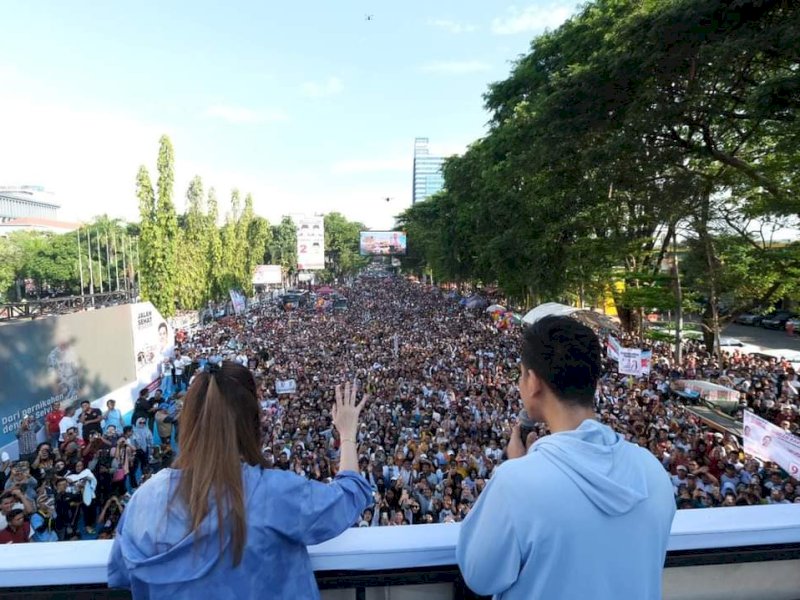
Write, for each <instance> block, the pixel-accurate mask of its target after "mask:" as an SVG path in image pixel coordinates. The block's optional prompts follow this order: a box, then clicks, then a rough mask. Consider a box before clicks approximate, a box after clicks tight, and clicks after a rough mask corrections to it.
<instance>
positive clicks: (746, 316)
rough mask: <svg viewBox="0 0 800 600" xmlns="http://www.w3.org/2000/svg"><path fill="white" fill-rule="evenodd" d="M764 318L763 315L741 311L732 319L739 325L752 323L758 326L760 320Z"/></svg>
mask: <svg viewBox="0 0 800 600" xmlns="http://www.w3.org/2000/svg"><path fill="white" fill-rule="evenodd" d="M763 319H764V315H759V314H756V313H743V314H741V315H739V316H738V317H736V318H735V319H734V323H739V325H752V326H754V327H758V326H759V325H761V321H762V320H763Z"/></svg>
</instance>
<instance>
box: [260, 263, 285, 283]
mask: <svg viewBox="0 0 800 600" xmlns="http://www.w3.org/2000/svg"><path fill="white" fill-rule="evenodd" d="M282 282H283V270H282V269H281V266H280V265H256V269H255V271H254V272H253V285H280V284H281V283H282Z"/></svg>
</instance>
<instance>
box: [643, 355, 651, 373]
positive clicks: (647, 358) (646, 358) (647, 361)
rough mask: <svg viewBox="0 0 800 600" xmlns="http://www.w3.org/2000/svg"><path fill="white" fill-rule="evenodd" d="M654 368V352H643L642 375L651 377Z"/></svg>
mask: <svg viewBox="0 0 800 600" xmlns="http://www.w3.org/2000/svg"><path fill="white" fill-rule="evenodd" d="M652 368H653V351H652V350H642V375H649V374H650V369H652Z"/></svg>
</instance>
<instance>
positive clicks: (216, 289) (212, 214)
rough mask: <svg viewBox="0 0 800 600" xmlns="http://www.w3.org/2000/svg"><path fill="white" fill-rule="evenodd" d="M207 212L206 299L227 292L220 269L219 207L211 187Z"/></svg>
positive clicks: (219, 296)
mask: <svg viewBox="0 0 800 600" xmlns="http://www.w3.org/2000/svg"><path fill="white" fill-rule="evenodd" d="M207 207H208V213H207V214H206V218H205V221H204V226H205V238H206V246H205V252H204V254H205V257H206V262H205V265H206V286H207V292H206V297H207V299H208V300H220V299H221V298H222V297H223V294H227V290H225V288H224V283H223V279H224V277H223V270H222V239H221V237H220V231H219V227H218V223H219V208H218V205H217V194H216V192H215V190H214V188H213V187H212V188H211V189H209V190H208V203H207Z"/></svg>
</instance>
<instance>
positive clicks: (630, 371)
mask: <svg viewBox="0 0 800 600" xmlns="http://www.w3.org/2000/svg"><path fill="white" fill-rule="evenodd" d="M619 373H620V375H635V376H637V377H638V376H639V375H641V374H642V351H641V350H640V349H639V348H620V350H619Z"/></svg>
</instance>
